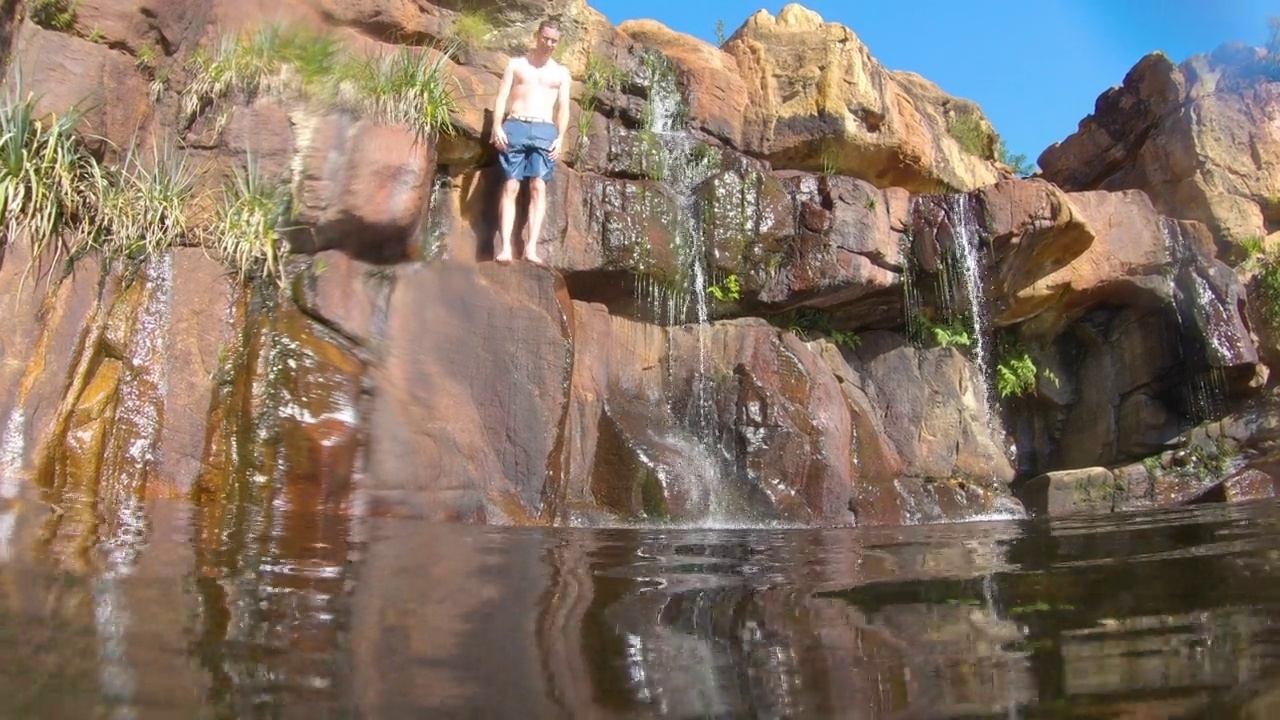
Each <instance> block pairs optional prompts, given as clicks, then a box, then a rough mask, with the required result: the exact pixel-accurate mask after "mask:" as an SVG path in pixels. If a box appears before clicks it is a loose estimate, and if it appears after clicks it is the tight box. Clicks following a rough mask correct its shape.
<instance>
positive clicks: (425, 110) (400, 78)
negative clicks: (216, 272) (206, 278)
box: [0, 3, 456, 282]
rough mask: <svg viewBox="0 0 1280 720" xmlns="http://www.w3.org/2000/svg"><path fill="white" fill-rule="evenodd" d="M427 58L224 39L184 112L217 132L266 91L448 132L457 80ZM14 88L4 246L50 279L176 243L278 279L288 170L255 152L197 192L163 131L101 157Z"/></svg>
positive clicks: (316, 41) (3, 109)
mask: <svg viewBox="0 0 1280 720" xmlns="http://www.w3.org/2000/svg"><path fill="white" fill-rule="evenodd" d="M53 7H58V8H68V9H69V10H68V11H72V10H74V6H71V5H66V4H65V3H63V4H58V3H44V4H32V5H29V8H28V9H29V11H30V12H36V11H37V10H38V11H39V12H46V11H49V12H52V11H51V10H49V8H53ZM432 52H434V51H421V52H420V51H419V50H418V49H415V48H401V49H399V50H398V51H395V52H391V53H388V54H386V55H383V56H378V57H357V56H353V55H349V54H347V53H346V52H345V51H344V50H343V49H342V48H341V46H340V45H339V44H338V43H337V41H336V40H334V39H333V38H329V37H325V36H321V35H315V34H310V33H306V32H303V31H295V30H288V31H285V30H281V29H280V28H278V27H274V26H273V27H266V28H262V29H259V30H257V31H254V32H251V33H245V34H242V35H239V36H234V37H223V38H221V39H220V40H219V41H218V42H217V43H216V45H215V46H214V48H213V49H212V50H210V49H204V48H201V49H197V50H196V51H195V52H194V53H193V55H192V59H191V61H190V65H189V68H188V69H189V70H190V71H191V72H190V75H189V76H190V78H191V80H190V84H189V85H188V86H187V87H186V88H185V89H184V90H182V92H181V110H182V113H183V115H184V116H185V118H186V121H187V122H188V123H190V122H193V121H194V120H195V119H196V118H197V117H199V116H200V115H202V114H204V113H206V112H210V111H215V110H216V111H218V113H219V115H218V117H217V119H216V120H215V124H216V126H221V125H222V124H223V123H225V121H226V119H227V118H228V117H229V113H230V109H229V108H230V103H231V102H240V103H245V102H249V101H252V100H253V98H255V97H257V96H259V95H271V96H274V97H278V98H281V99H283V100H285V101H287V102H298V103H305V104H308V105H312V106H316V107H318V108H319V109H324V108H341V109H345V110H348V111H352V112H356V113H359V114H362V115H365V116H368V117H372V118H374V119H376V120H377V121H379V122H383V123H389V124H402V125H406V126H409V127H410V128H412V129H413V130H414V131H415V132H417V133H419V134H426V135H434V134H437V133H440V132H448V131H449V130H450V128H451V125H450V113H452V112H453V111H454V110H455V107H456V106H455V100H454V93H453V87H452V84H451V83H452V82H453V81H452V78H451V76H450V74H449V73H448V71H447V67H446V65H445V63H447V62H448V56H447V55H446V54H444V53H435V54H434V55H431V54H429V53H432ZM158 59H159V53H158V51H157V50H156V49H155V48H153V47H149V46H148V47H147V48H143V49H142V50H140V51H139V54H138V58H137V65H138V67H139V68H140V69H142V70H143V71H144V72H145V73H147V74H148V76H149V77H151V78H152V79H153V88H152V92H153V99H154V98H155V96H156V95H158V94H163V90H164V85H163V83H167V82H168V79H169V78H168V74H167V73H165V74H163V75H161V74H160V73H158V72H155V70H156V67H157V64H158ZM156 83H161V86H160V90H161V92H160V93H157V92H156V88H155V87H154V85H155V84H156ZM9 87H10V90H9V91H8V94H7V95H6V97H5V98H4V102H3V105H2V106H0V232H3V236H2V237H0V243H9V242H15V241H17V240H18V239H21V238H25V239H26V240H27V241H28V242H30V243H31V248H32V258H33V260H32V266H33V267H34V266H37V265H38V266H39V267H41V268H45V269H46V270H45V271H46V272H48V273H50V274H51V275H52V276H53V277H54V278H56V277H59V276H60V275H61V273H63V272H65V270H66V267H67V266H66V262H67V261H68V260H70V259H73V258H75V257H79V256H81V255H84V254H86V253H88V252H92V251H97V252H100V253H102V254H103V255H104V256H106V257H112V258H126V259H139V258H143V257H146V256H148V255H151V254H154V253H157V252H161V251H163V250H165V249H167V248H168V247H170V246H173V245H201V246H204V247H206V248H207V249H208V250H209V251H210V252H212V253H215V254H216V255H218V256H219V257H220V258H221V259H222V260H223V261H224V262H226V264H227V265H228V266H229V267H230V268H231V269H232V270H233V271H235V272H236V273H237V274H238V275H239V276H240V277H241V279H242V280H247V279H249V278H250V277H251V276H252V277H269V278H272V279H274V280H275V281H276V282H283V269H282V263H281V243H282V239H281V237H280V234H279V231H278V228H280V227H282V226H283V225H284V224H285V223H287V222H288V221H289V208H290V205H291V202H290V201H291V197H290V193H289V188H288V185H287V184H286V183H285V181H284V179H283V178H280V179H272V178H266V177H263V176H261V175H260V174H259V173H258V171H257V168H256V167H255V164H254V163H253V161H252V158H250V159H249V162H248V163H247V168H246V169H240V168H233V169H232V176H231V178H230V179H229V181H228V182H227V183H226V186H225V187H224V188H223V189H222V190H221V191H220V192H215V193H214V195H213V196H212V197H208V196H203V195H201V194H200V193H198V191H197V188H198V182H197V178H198V177H199V175H200V174H201V173H202V172H203V170H204V169H203V168H195V167H193V166H192V165H190V164H189V163H188V158H187V155H186V154H185V153H180V152H178V151H177V150H175V149H173V148H174V146H176V142H166V141H165V140H164V139H163V138H156V139H152V140H151V142H149V143H148V145H149V146H150V147H151V149H150V150H148V151H146V152H139V151H138V149H137V148H129V149H127V150H126V151H125V152H124V159H123V160H122V161H121V162H119V163H118V164H115V165H103V164H100V163H99V161H98V159H97V156H96V155H95V154H94V153H91V152H90V151H89V149H88V148H87V147H86V146H85V143H84V140H83V139H82V138H81V136H80V135H79V134H77V128H78V127H79V126H80V125H81V122H82V120H83V117H84V116H83V112H82V111H81V110H79V109H73V110H71V111H69V112H67V113H64V114H61V115H40V114H39V113H38V112H37V102H36V98H35V96H34V95H32V94H30V93H25V92H24V91H23V90H22V82H21V78H20V77H16V76H15V77H14V78H13V79H12V81H11V82H10V83H9ZM224 105H225V106H226V107H225V108H224V107H223V106H224Z"/></svg>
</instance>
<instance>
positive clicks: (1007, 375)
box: [996, 351, 1036, 398]
mask: <svg viewBox="0 0 1280 720" xmlns="http://www.w3.org/2000/svg"><path fill="white" fill-rule="evenodd" d="M1035 388H1036V364H1035V362H1033V361H1032V360H1031V356H1029V355H1028V354H1027V353H1026V351H1023V352H1021V353H1019V354H1017V355H1014V356H1012V357H1004V358H1002V359H1001V360H1000V362H999V364H997V365H996V391H997V392H999V393H1000V397H1002V398H1005V397H1022V396H1023V395H1026V394H1027V393H1030V392H1032V391H1033V390H1035Z"/></svg>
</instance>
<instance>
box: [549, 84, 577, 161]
mask: <svg viewBox="0 0 1280 720" xmlns="http://www.w3.org/2000/svg"><path fill="white" fill-rule="evenodd" d="M572 88H573V76H572V75H570V74H569V68H565V69H564V77H563V78H561V82H560V93H559V94H558V95H557V96H556V131H557V134H556V141H555V142H553V143H551V158H552V159H553V160H554V159H555V158H557V157H559V155H560V147H561V146H562V145H563V144H564V134H565V133H566V132H568V131H569V91H570V90H571V89H572Z"/></svg>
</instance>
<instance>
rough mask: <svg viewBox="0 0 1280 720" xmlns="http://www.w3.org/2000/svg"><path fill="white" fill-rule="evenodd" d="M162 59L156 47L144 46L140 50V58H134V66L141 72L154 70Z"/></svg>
mask: <svg viewBox="0 0 1280 720" xmlns="http://www.w3.org/2000/svg"><path fill="white" fill-rule="evenodd" d="M159 59H160V51H159V50H157V49H156V46H155V45H143V46H142V47H140V48H138V56H137V57H136V58H134V64H135V65H137V66H138V69H140V70H153V69H155V66H156V63H157V62H158V61H159Z"/></svg>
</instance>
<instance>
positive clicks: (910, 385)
mask: <svg viewBox="0 0 1280 720" xmlns="http://www.w3.org/2000/svg"><path fill="white" fill-rule="evenodd" d="M859 338H860V341H859V343H858V345H857V347H856V348H855V349H854V350H853V351H852V353H851V354H850V365H851V367H852V368H853V370H854V371H855V372H857V373H858V374H859V375H860V376H861V377H862V378H863V382H864V385H863V387H864V388H865V391H866V394H867V397H868V398H869V400H870V401H871V404H872V407H874V408H877V409H878V412H877V414H876V417H875V423H876V428H877V430H878V432H880V433H882V434H883V435H884V437H885V438H886V439H887V440H888V442H889V443H890V445H891V446H892V447H893V450H894V452H895V454H896V455H897V457H898V458H900V459H901V463H902V475H904V476H907V477H914V478H921V479H947V478H969V479H972V480H991V479H994V480H997V481H999V482H1002V483H1007V482H1009V481H1011V480H1012V479H1013V476H1014V473H1013V468H1012V467H1011V466H1010V464H1009V460H1008V459H1007V458H1006V457H1005V454H1004V452H1003V451H1002V450H1001V446H1000V443H999V441H998V439H997V438H998V435H997V430H996V428H997V427H998V426H997V425H996V421H995V419H994V417H993V415H992V410H991V407H990V405H989V402H990V400H989V399H988V398H985V397H982V394H983V393H982V391H981V388H984V387H985V386H986V384H985V382H982V381H981V380H979V379H978V378H977V377H976V376H975V373H976V372H977V371H976V369H975V368H974V367H973V365H972V364H971V363H970V362H969V361H968V360H967V359H966V358H965V357H964V356H963V355H961V354H960V353H959V352H958V351H957V350H955V349H953V348H932V349H920V348H917V347H914V346H912V345H910V344H909V343H907V342H906V340H905V339H904V338H902V337H901V336H900V335H897V334H895V333H890V332H882V331H873V332H865V333H861V334H860V335H859Z"/></svg>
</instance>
